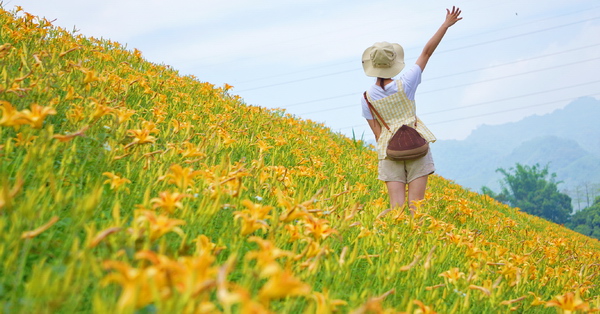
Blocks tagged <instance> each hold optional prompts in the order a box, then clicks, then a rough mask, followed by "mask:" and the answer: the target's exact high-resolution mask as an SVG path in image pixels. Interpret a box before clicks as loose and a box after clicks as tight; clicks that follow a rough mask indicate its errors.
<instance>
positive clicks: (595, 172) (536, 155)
mask: <svg viewBox="0 0 600 314" xmlns="http://www.w3.org/2000/svg"><path fill="white" fill-rule="evenodd" d="M599 119H600V101H599V100H596V99H594V98H589V97H586V98H580V99H577V100H576V101H574V102H572V103H570V104H569V105H567V106H566V107H565V108H563V109H559V110H556V111H554V112H552V113H550V114H546V115H542V116H537V115H536V116H531V117H527V118H524V119H523V120H521V121H518V122H513V123H506V124H502V125H494V126H490V125H483V126H481V127H479V128H477V129H476V130H474V131H473V132H472V133H471V135H469V137H467V138H466V139H465V140H461V141H457V140H445V141H444V140H440V141H437V142H436V143H434V144H432V145H431V147H432V151H433V154H434V158H435V161H436V168H437V173H438V174H440V175H442V176H443V177H445V178H447V179H451V180H454V181H455V182H456V183H458V184H461V185H463V186H465V187H468V188H470V189H472V190H475V191H480V190H481V187H482V186H484V185H485V186H488V187H490V188H491V189H492V190H494V191H499V190H500V184H499V180H500V179H502V175H501V174H499V173H497V172H496V169H498V168H504V169H508V168H510V167H513V166H514V165H515V164H516V163H517V162H518V163H521V164H524V165H533V164H535V163H539V164H540V165H542V166H545V165H546V164H549V170H550V172H551V173H556V174H557V180H558V181H563V183H562V184H560V185H559V188H560V189H561V190H574V189H576V188H577V187H578V186H580V185H582V184H586V183H587V184H590V183H592V184H600V122H599ZM571 197H572V198H573V195H571Z"/></svg>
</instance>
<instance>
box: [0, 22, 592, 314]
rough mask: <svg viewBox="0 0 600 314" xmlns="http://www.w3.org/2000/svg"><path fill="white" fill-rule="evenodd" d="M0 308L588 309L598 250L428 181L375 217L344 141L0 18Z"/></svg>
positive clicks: (165, 70)
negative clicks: (409, 210) (414, 198)
mask: <svg viewBox="0 0 600 314" xmlns="http://www.w3.org/2000/svg"><path fill="white" fill-rule="evenodd" d="M0 20H1V23H0V25H2V27H1V28H0V45H1V47H0V66H1V69H0V73H1V74H2V75H1V78H2V81H0V95H1V97H2V98H1V101H0V110H1V116H0V161H1V163H0V174H1V176H0V231H1V232H0V260H1V261H2V263H3V265H2V267H0V308H2V309H3V311H5V312H9V313H21V312H22V313H34V312H64V313H72V312H76V311H77V312H101V313H114V312H134V311H135V310H136V309H137V310H139V311H141V312H142V313H145V312H161V313H191V312H193V313H205V312H206V313H213V312H226V313H229V312H252V313H256V312H269V311H275V312H293V313H297V312H302V311H306V312H309V313H330V312H332V311H334V310H339V311H342V312H349V311H355V312H356V313H367V312H382V311H384V310H386V309H394V310H396V311H407V312H411V313H412V312H418V311H421V312H427V313H431V312H432V311H439V312H443V313H446V312H479V313H482V312H490V311H498V309H500V310H507V311H508V310H511V309H513V310H523V311H527V310H536V311H540V312H544V311H549V312H554V311H555V310H554V309H553V308H551V307H557V308H559V309H565V310H569V309H598V308H600V297H599V295H600V288H599V285H598V284H599V283H600V277H599V273H600V272H599V270H598V264H597V262H598V260H600V243H599V242H598V241H597V240H593V239H590V238H587V237H584V236H582V235H580V234H577V233H575V232H572V231H570V230H567V229H565V228H563V227H561V226H558V225H555V224H552V223H549V222H547V221H544V220H542V219H539V218H536V217H533V216H529V215H527V214H524V213H521V212H519V211H518V210H517V209H514V208H509V207H506V206H505V205H502V204H499V203H497V202H495V201H494V200H492V199H490V198H487V197H485V196H481V195H477V194H475V193H472V192H469V191H467V190H465V189H463V188H461V187H460V186H458V185H456V184H453V183H451V182H449V181H447V180H445V179H443V178H441V177H438V176H433V177H432V178H431V181H430V185H429V187H428V191H427V195H426V200H425V201H424V202H422V203H420V204H418V207H419V209H418V210H417V213H416V214H415V216H414V217H412V218H411V217H410V216H408V215H407V214H406V213H405V212H403V211H396V212H393V213H392V214H390V215H388V216H386V217H385V218H384V219H382V220H376V219H375V217H376V215H377V214H378V213H379V212H380V211H382V210H384V209H385V208H386V204H387V199H386V195H385V190H384V186H383V185H382V184H381V183H380V182H378V181H377V180H376V179H375V177H376V160H375V159H376V155H375V153H374V152H373V151H372V149H370V148H368V147H366V146H365V145H364V143H363V142H360V141H353V140H350V139H348V138H346V137H344V136H341V135H339V134H335V133H332V132H331V131H330V130H328V129H327V128H325V127H324V126H322V125H320V124H317V123H314V122H311V121H303V120H298V119H296V118H294V117H292V116H291V115H288V114H285V112H281V111H277V110H268V109H265V108H261V107H254V106H247V105H245V104H244V103H243V101H242V100H241V99H240V98H239V97H237V96H235V95H231V94H230V93H229V90H230V86H224V87H215V86H213V85H211V84H209V83H205V82H201V81H199V80H198V79H197V78H195V77H190V76H180V75H178V73H177V71H175V70H173V69H171V68H170V67H168V66H163V65H156V64H152V63H149V62H147V61H145V60H144V59H143V58H142V56H141V53H140V52H139V51H137V50H134V51H133V52H131V51H128V50H126V49H125V48H124V47H122V46H121V45H120V44H118V43H114V42H110V41H107V40H97V39H93V38H85V37H83V36H79V35H73V34H71V33H69V32H66V31H64V30H62V29H59V28H56V27H53V26H52V25H51V24H50V23H49V22H48V21H46V20H40V19H37V18H35V17H33V16H30V15H28V14H26V13H19V14H14V13H10V12H2V13H1V14H0Z"/></svg>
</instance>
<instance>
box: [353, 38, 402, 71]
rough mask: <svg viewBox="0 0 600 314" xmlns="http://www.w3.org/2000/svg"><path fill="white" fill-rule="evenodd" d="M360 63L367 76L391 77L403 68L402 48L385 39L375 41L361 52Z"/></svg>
mask: <svg viewBox="0 0 600 314" xmlns="http://www.w3.org/2000/svg"><path fill="white" fill-rule="evenodd" d="M362 65H363V69H364V70H365V74H366V75H367V76H372V77H382V78H392V77H394V76H396V75H398V73H400V71H402V69H404V49H402V46H400V45H399V44H391V43H388V42H386V41H382V42H378V43H375V44H373V46H371V47H369V48H367V50H365V52H363V55H362Z"/></svg>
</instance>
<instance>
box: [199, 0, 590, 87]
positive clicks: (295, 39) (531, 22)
mask: <svg viewBox="0 0 600 314" xmlns="http://www.w3.org/2000/svg"><path fill="white" fill-rule="evenodd" d="M493 6H496V5H493ZM493 6H487V7H484V8H479V9H478V10H481V9H487V8H490V7H493ZM598 7H600V6H592V7H588V8H585V9H581V10H577V11H573V12H568V13H564V14H560V15H554V16H551V17H546V18H541V19H537V20H534V21H529V22H525V23H520V24H516V25H512V26H508V27H503V28H499V29H494V30H491V31H486V32H482V33H478V34H473V35H467V36H463V37H458V38H454V39H447V40H446V42H448V41H450V42H451V41H457V40H462V39H465V38H469V37H475V36H481V35H485V34H488V33H494V32H498V31H501V30H506V29H511V28H516V27H522V26H524V25H528V24H533V23H538V22H541V21H546V20H550V19H555V18H558V17H563V16H568V15H572V14H577V13H581V12H585V11H589V10H592V9H596V8H598ZM429 11H431V10H429ZM476 11H477V10H475V12H476ZM376 23H378V24H381V23H382V21H377V22H376ZM342 30H343V29H340V30H339V31H342ZM339 31H338V30H336V31H330V32H328V33H337V32H339ZM306 38H309V37H306V36H305V37H300V38H294V39H290V40H286V41H284V42H285V43H289V42H294V41H298V40H303V39H306ZM411 49H418V47H410V48H408V49H407V50H411ZM276 53H277V54H279V52H276ZM230 55H234V53H231V54H230ZM214 57H216V56H210V57H205V58H203V59H211V58H214ZM219 57H221V55H220V56H219ZM250 58H252V57H246V58H245V59H250ZM352 62H355V61H344V62H340V63H336V64H335V65H341V64H347V63H352ZM329 66H332V65H329ZM323 67H327V65H326V66H319V67H318V68H323ZM307 71H310V70H301V71H295V72H288V73H283V74H277V75H273V76H268V77H261V78H255V79H252V80H246V81H242V82H238V83H246V82H250V81H259V80H265V79H270V78H275V77H281V76H286V75H291V74H296V73H302V72H307Z"/></svg>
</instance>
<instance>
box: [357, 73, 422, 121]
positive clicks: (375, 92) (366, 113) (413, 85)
mask: <svg viewBox="0 0 600 314" xmlns="http://www.w3.org/2000/svg"><path fill="white" fill-rule="evenodd" d="M422 72H423V71H422V70H421V67H420V66H418V65H416V64H415V65H413V66H411V67H410V68H408V69H407V70H406V71H404V73H402V75H401V76H400V78H399V80H400V81H401V82H402V87H403V88H404V92H405V93H406V96H407V97H408V99H410V100H415V92H416V91H417V86H419V84H420V83H421V73H422ZM397 92H398V85H397V84H396V81H395V80H394V81H393V82H391V83H389V84H387V85H386V86H385V90H384V89H383V88H381V87H380V86H379V85H377V84H373V86H371V88H369V90H368V91H367V93H368V94H369V96H370V97H371V99H373V100H378V99H381V98H385V97H387V96H390V95H392V94H395V93H397ZM360 98H361V106H362V116H363V117H364V118H365V119H367V120H373V115H372V114H371V110H369V105H368V104H367V101H366V100H365V98H364V96H363V95H362V94H361V97H360Z"/></svg>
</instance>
